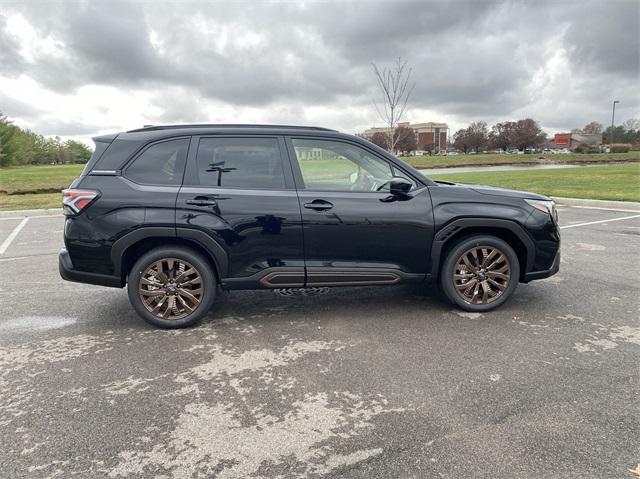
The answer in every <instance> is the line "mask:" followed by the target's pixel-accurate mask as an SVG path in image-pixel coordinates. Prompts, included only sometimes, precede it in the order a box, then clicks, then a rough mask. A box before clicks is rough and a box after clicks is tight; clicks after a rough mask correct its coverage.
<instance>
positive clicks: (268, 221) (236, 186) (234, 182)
mask: <svg viewBox="0 0 640 479" xmlns="http://www.w3.org/2000/svg"><path fill="white" fill-rule="evenodd" d="M285 148H286V146H285V143H284V140H283V139H282V138H279V137H276V136H260V135H256V136H244V135H243V136H231V135H229V136H195V137H193V140H192V146H191V148H190V150H189V158H188V159H187V168H186V171H185V178H184V181H183V186H182V188H181V189H180V192H179V193H178V201H177V208H176V227H177V228H178V230H177V231H178V236H181V234H182V235H184V234H186V233H185V231H187V230H198V231H201V232H204V233H206V234H207V235H208V236H209V237H210V238H212V239H213V240H214V241H216V243H218V244H219V245H220V246H221V247H222V248H223V249H224V252H225V255H226V257H227V258H228V265H227V266H225V267H224V268H223V269H224V271H219V274H220V276H221V279H222V282H223V285H224V286H225V287H227V288H230V289H234V288H252V287H282V286H302V285H303V284H304V253H303V243H302V225H301V215H300V207H299V205H298V200H297V195H296V190H295V188H294V182H293V175H292V171H291V166H290V164H289V161H288V159H287V157H286V152H285Z"/></svg>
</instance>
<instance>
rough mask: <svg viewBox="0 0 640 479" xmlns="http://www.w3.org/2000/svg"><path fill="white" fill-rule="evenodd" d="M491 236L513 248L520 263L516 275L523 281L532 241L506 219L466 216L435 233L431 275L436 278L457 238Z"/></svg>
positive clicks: (531, 258)
mask: <svg viewBox="0 0 640 479" xmlns="http://www.w3.org/2000/svg"><path fill="white" fill-rule="evenodd" d="M480 234H482V235H491V236H495V237H497V238H500V239H501V240H503V241H505V242H506V243H507V244H508V245H509V246H511V247H512V248H513V250H514V251H515V253H516V255H517V256H518V262H519V263H520V278H518V279H519V281H523V279H524V277H525V273H526V272H527V271H529V270H530V269H531V267H532V265H533V263H534V259H535V243H534V242H533V239H532V238H531V237H530V236H529V235H528V233H527V232H526V231H525V230H524V229H523V228H522V227H521V226H520V225H518V224H517V223H515V222H513V221H509V220H491V221H487V220H486V219H482V218H468V219H460V220H456V221H453V222H452V223H450V224H449V225H447V226H446V227H444V228H442V229H441V230H440V231H439V232H438V233H437V234H436V236H435V238H434V242H433V249H432V257H431V260H432V271H431V277H432V278H438V277H439V275H440V271H441V269H442V264H443V263H444V260H445V258H446V257H447V254H448V253H449V251H451V250H452V249H453V248H454V247H455V246H456V245H457V244H458V243H460V241H462V240H464V239H465V238H469V237H471V236H475V235H480Z"/></svg>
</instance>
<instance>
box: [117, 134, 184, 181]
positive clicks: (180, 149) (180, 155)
mask: <svg viewBox="0 0 640 479" xmlns="http://www.w3.org/2000/svg"><path fill="white" fill-rule="evenodd" d="M188 147H189V140H188V139H187V138H182V139H179V140H171V141H164V142H162V143H156V144H154V145H151V146H150V147H149V148H147V149H146V150H144V151H143V152H142V154H141V155H140V156H138V158H136V159H135V160H134V162H133V163H132V164H131V166H129V167H128V168H127V170H126V172H125V176H126V177H127V178H129V179H130V180H133V181H135V182H136V183H142V184H146V185H179V184H180V183H181V182H182V173H183V171H184V162H185V158H186V156H187V148H188Z"/></svg>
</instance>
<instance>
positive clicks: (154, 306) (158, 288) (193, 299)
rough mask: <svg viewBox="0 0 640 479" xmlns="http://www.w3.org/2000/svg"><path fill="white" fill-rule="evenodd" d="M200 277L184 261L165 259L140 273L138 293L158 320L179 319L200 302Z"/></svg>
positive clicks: (201, 291) (202, 287) (201, 288)
mask: <svg viewBox="0 0 640 479" xmlns="http://www.w3.org/2000/svg"><path fill="white" fill-rule="evenodd" d="M203 293H204V285H203V282H202V277H201V276H200V273H199V272H198V270H197V269H195V268H194V267H193V266H192V265H191V264H190V263H188V262H187V261H184V260H181V259H177V258H164V259H161V260H158V261H156V262H154V263H152V264H151V265H150V266H148V267H147V269H146V270H144V272H143V273H142V275H141V276H140V282H139V285H138V294H139V295H140V300H141V301H142V304H143V305H144V307H145V308H147V310H148V311H149V312H150V313H151V314H153V315H154V316H156V317H157V318H160V319H168V320H175V319H182V318H184V317H186V316H188V315H189V314H191V313H192V312H194V311H195V310H196V308H197V307H198V306H199V305H200V302H201V301H202V295H203Z"/></svg>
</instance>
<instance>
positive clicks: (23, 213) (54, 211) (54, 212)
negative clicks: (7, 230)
mask: <svg viewBox="0 0 640 479" xmlns="http://www.w3.org/2000/svg"><path fill="white" fill-rule="evenodd" d="M59 215H62V208H47V209H44V208H42V209H38V210H13V211H0V218H20V217H29V216H59Z"/></svg>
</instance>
